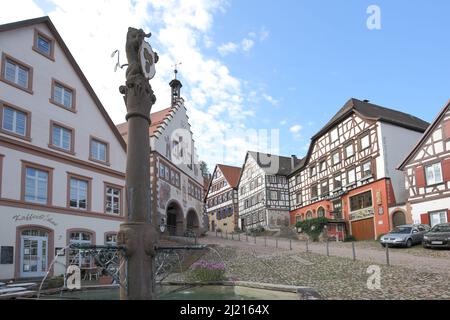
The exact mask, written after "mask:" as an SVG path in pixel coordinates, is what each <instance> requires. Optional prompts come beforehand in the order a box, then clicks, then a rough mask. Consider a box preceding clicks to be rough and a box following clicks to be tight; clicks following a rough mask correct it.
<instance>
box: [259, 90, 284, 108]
mask: <svg viewBox="0 0 450 320" xmlns="http://www.w3.org/2000/svg"><path fill="white" fill-rule="evenodd" d="M262 96H263V98H264V100H266V101H267V102H269V103H270V104H271V105H273V106H274V107H276V106H278V104H279V103H280V102H279V101H278V100H277V99H275V98H274V97H272V96H270V95H268V94H266V93H263V95H262Z"/></svg>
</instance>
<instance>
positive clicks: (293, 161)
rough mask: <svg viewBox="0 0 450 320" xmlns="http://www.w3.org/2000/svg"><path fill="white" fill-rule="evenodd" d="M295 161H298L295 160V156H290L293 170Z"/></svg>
mask: <svg viewBox="0 0 450 320" xmlns="http://www.w3.org/2000/svg"><path fill="white" fill-rule="evenodd" d="M297 160H298V159H297V156H296V155H295V154H293V155H292V156H291V169H294V167H295V165H296V162H297Z"/></svg>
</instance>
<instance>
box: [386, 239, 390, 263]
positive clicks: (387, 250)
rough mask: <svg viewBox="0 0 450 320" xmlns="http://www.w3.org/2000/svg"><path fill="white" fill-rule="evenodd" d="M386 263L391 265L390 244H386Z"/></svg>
mask: <svg viewBox="0 0 450 320" xmlns="http://www.w3.org/2000/svg"><path fill="white" fill-rule="evenodd" d="M386 264H387V265H388V266H390V265H391V262H390V261H389V245H388V244H386Z"/></svg>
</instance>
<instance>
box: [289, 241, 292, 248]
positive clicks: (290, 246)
mask: <svg viewBox="0 0 450 320" xmlns="http://www.w3.org/2000/svg"><path fill="white" fill-rule="evenodd" d="M289 250H292V239H289Z"/></svg>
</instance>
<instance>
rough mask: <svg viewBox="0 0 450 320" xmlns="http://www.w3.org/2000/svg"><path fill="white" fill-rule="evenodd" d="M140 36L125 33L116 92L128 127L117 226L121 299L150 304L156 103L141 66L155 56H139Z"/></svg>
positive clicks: (137, 32)
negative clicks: (123, 66) (122, 72)
mask: <svg viewBox="0 0 450 320" xmlns="http://www.w3.org/2000/svg"><path fill="white" fill-rule="evenodd" d="M149 36H150V35H147V34H145V33H144V32H143V31H142V29H140V30H137V29H134V28H129V29H128V33H127V42H126V52H127V59H128V68H127V72H126V85H125V86H121V87H120V88H119V90H120V92H121V93H122V94H123V95H124V101H125V105H126V107H127V115H126V120H127V122H128V143H127V167H126V207H127V216H126V219H125V222H124V223H123V224H121V226H120V231H119V234H118V240H117V242H118V245H122V246H124V247H125V249H124V254H123V257H122V262H121V265H122V268H121V270H120V275H121V290H120V299H121V300H152V299H155V291H154V271H155V270H154V268H155V261H154V257H155V246H156V244H157V240H158V233H157V231H156V229H155V226H154V225H153V224H152V213H151V190H150V138H149V126H150V110H151V107H152V106H153V104H154V103H155V101H156V97H155V95H154V94H153V90H152V88H151V86H150V83H149V81H148V77H147V76H146V74H144V71H145V68H146V66H147V67H148V66H149V65H153V64H154V63H156V62H157V60H158V56H157V55H156V54H154V53H153V52H151V53H152V54H154V55H153V56H151V55H149V52H147V55H145V54H144V55H143V57H145V61H141V60H142V58H141V57H140V54H141V50H142V45H143V43H144V38H145V37H149Z"/></svg>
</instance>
